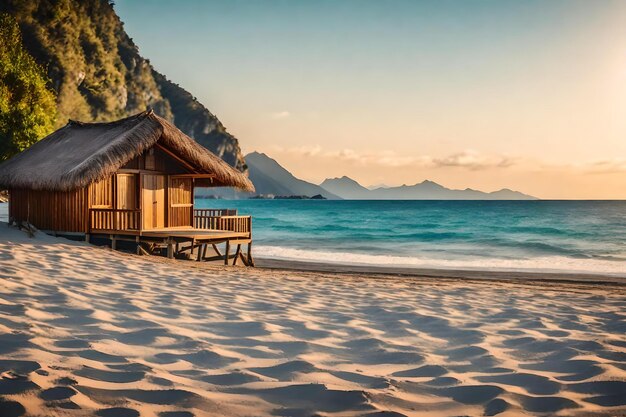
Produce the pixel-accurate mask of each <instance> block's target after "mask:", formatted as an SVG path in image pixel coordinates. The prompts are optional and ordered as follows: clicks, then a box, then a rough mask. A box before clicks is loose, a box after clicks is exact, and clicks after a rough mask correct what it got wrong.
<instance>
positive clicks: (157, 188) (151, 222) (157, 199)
mask: <svg viewBox="0 0 626 417" xmlns="http://www.w3.org/2000/svg"><path fill="white" fill-rule="evenodd" d="M165 207H166V206H165V175H151V174H144V175H143V177H142V211H143V228H144V229H158V228H162V227H165Z"/></svg>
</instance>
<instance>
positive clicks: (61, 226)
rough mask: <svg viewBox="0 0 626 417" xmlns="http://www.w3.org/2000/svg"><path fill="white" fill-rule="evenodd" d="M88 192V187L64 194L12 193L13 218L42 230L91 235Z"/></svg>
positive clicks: (10, 198)
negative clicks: (89, 230)
mask: <svg viewBox="0 0 626 417" xmlns="http://www.w3.org/2000/svg"><path fill="white" fill-rule="evenodd" d="M87 200H88V193H87V191H86V190H85V189H84V188H81V189H78V190H75V191H68V192H60V191H32V190H16V189H13V190H9V217H10V218H12V219H14V220H16V221H28V222H29V223H31V224H33V225H34V226H35V227H37V228H38V229H40V230H52V231H57V232H78V233H87V231H88V228H89V223H88V211H87V206H88V201H87Z"/></svg>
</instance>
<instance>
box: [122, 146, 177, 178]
mask: <svg viewBox="0 0 626 417" xmlns="http://www.w3.org/2000/svg"><path fill="white" fill-rule="evenodd" d="M122 169H140V170H146V171H156V172H162V173H168V174H170V175H175V174H185V173H187V172H188V171H187V170H186V169H185V167H183V166H181V164H180V163H179V162H178V161H176V160H175V159H174V158H172V157H171V156H169V155H168V154H167V153H165V152H163V151H162V150H160V149H158V148H154V147H153V148H150V149H148V150H147V151H145V152H144V153H143V154H141V155H139V156H138V157H136V158H133V159H131V160H130V161H128V163H126V165H124V166H123V167H122Z"/></svg>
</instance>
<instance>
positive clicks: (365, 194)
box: [321, 176, 537, 200]
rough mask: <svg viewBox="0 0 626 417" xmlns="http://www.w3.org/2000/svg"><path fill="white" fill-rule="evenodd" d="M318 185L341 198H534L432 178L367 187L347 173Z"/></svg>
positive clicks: (532, 198)
mask: <svg viewBox="0 0 626 417" xmlns="http://www.w3.org/2000/svg"><path fill="white" fill-rule="evenodd" d="M321 186H322V187H323V188H325V189H326V190H328V191H330V192H333V193H334V194H336V195H338V196H339V197H341V198H345V199H356V200H536V199H537V198H535V197H533V196H530V195H527V194H523V193H520V192H518V191H512V190H509V189H507V188H505V189H502V190H500V191H494V192H491V193H486V192H483V191H478V190H472V189H471V188H466V189H465V190H452V189H449V188H446V187H444V186H442V185H440V184H437V183H436V182H433V181H428V180H426V181H423V182H421V183H419V184H415V185H401V186H399V187H380V188H376V189H373V190H369V189H367V188H365V187H363V186H362V185H361V184H359V183H358V182H356V181H354V180H353V179H351V178H348V177H345V176H344V177H341V178H332V179H326V180H324V182H322V184H321Z"/></svg>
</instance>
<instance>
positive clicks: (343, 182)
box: [320, 175, 370, 200]
mask: <svg viewBox="0 0 626 417" xmlns="http://www.w3.org/2000/svg"><path fill="white" fill-rule="evenodd" d="M320 187H322V188H324V189H325V190H327V191H330V192H331V193H333V194H336V195H338V196H341V198H345V199H348V200H364V199H368V198H369V197H368V196H369V193H370V190H368V189H367V188H365V187H363V186H362V185H361V184H359V183H358V182H356V181H355V180H353V179H352V178H348V177H346V176H345V175H344V176H343V177H341V178H327V179H325V180H324V182H322V183H321V184H320Z"/></svg>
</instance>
